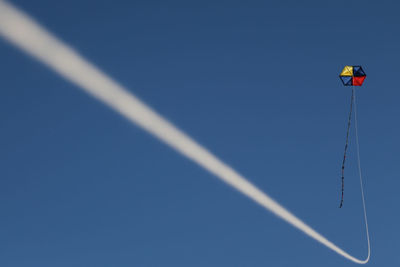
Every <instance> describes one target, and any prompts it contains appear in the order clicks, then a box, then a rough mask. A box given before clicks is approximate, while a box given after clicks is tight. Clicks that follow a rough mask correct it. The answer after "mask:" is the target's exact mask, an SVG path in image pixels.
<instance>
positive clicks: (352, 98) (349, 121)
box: [339, 86, 354, 208]
mask: <svg viewBox="0 0 400 267" xmlns="http://www.w3.org/2000/svg"><path fill="white" fill-rule="evenodd" d="M353 103H354V86H352V87H351V100H350V112H349V119H348V121H347V133H346V144H345V146H344V155H343V162H342V197H341V199H340V205H339V208H341V207H342V206H343V197H344V164H345V162H346V154H347V148H348V146H349V134H350V126H351V115H352V112H353Z"/></svg>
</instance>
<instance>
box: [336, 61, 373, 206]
mask: <svg viewBox="0 0 400 267" xmlns="http://www.w3.org/2000/svg"><path fill="white" fill-rule="evenodd" d="M339 77H340V79H341V80H342V82H343V85H344V86H351V101H350V112H349V119H348V121H347V133H346V143H345V146H344V156H343V162H342V197H341V199H340V206H339V208H341V207H342V206H343V195H344V163H345V161H346V154H347V147H348V144H349V133H350V125H351V116H352V112H353V103H354V86H361V85H362V84H363V82H364V80H365V78H366V77H367V75H366V74H365V72H364V70H363V69H362V67H361V66H345V67H344V68H343V71H342V73H340V75H339Z"/></svg>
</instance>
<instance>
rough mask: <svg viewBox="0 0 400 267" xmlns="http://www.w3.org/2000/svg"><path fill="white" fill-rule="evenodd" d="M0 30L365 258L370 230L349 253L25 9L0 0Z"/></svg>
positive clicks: (275, 207)
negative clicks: (362, 246)
mask: <svg viewBox="0 0 400 267" xmlns="http://www.w3.org/2000/svg"><path fill="white" fill-rule="evenodd" d="M0 35H1V36H2V37H3V38H4V39H6V40H8V41H9V42H10V43H12V44H13V45H15V46H17V47H18V48H20V49H21V50H22V51H24V52H25V53H27V54H29V55H31V56H32V57H34V58H36V59H37V60H39V61H40V62H42V63H44V64H45V65H47V66H48V67H49V68H50V69H51V70H53V71H55V72H56V73H58V74H59V75H60V76H62V77H64V78H65V79H66V80H68V81H70V82H71V83H73V84H75V85H77V86H78V87H80V88H81V89H82V90H84V91H85V92H87V93H88V94H90V95H92V96H93V97H95V98H96V99H98V100H99V101H101V102H103V103H104V104H106V105H107V106H109V107H110V108H111V109H113V110H115V111H117V112H118V113H120V114H121V115H122V116H124V117H125V118H126V119H128V120H130V121H131V122H133V123H135V124H137V125H138V126H140V127H141V128H143V129H144V130H146V131H147V132H148V133H150V134H152V135H153V136H155V137H156V138H158V139H159V140H160V141H162V142H164V143H166V144H167V145H169V146H170V147H171V148H172V149H174V150H176V151H177V152H179V153H181V154H182V155H183V156H185V157H187V158H189V159H191V160H192V161H194V162H195V163H197V164H198V165H200V166H201V167H203V168H204V169H206V170H208V171H209V172H210V173H212V174H214V175H215V176H216V177H218V178H219V179H221V180H223V181H224V182H225V183H227V184H229V185H230V186H232V187H233V188H235V189H236V190H238V191H239V192H241V193H243V194H244V195H246V196H247V197H249V198H250V199H252V200H253V201H255V202H256V203H258V204H259V205H261V206H263V207H264V208H265V209H267V210H269V211H270V212H272V213H274V214H275V215H276V216H278V217H279V218H281V219H282V220H284V221H286V222H287V223H289V224H290V225H292V226H294V227H295V228H297V229H299V230H300V231H301V232H303V233H304V234H306V235H308V236H309V237H311V238H313V239H315V240H316V241H318V242H320V243H321V244H323V245H324V246H326V247H328V248H330V249H331V250H333V251H335V252H336V253H338V254H340V255H342V256H343V257H345V258H347V259H349V260H351V261H353V262H355V263H360V264H364V263H367V262H368V261H369V259H370V255H371V249H370V243H369V236H368V235H367V239H368V255H367V258H366V259H364V260H361V259H357V258H355V257H354V256H352V255H350V254H348V253H347V252H346V251H344V250H343V249H341V248H339V247H338V246H336V245H335V244H333V243H332V242H331V241H329V240H328V239H327V238H325V237H324V236H323V235H321V234H320V233H318V232H317V231H315V230H314V229H313V228H311V227H310V226H308V225H307V224H306V223H305V222H303V221H302V220H300V219H299V218H298V217H296V216H295V215H294V214H292V213H291V212H290V211H288V210H287V209H286V208H284V207H283V206H282V205H280V204H279V203H278V202H277V201H275V200H273V199H272V198H271V197H270V196H268V195H267V194H266V193H264V192H262V191H261V190H260V189H258V188H257V187H256V186H255V185H253V184H252V183H250V182H249V181H248V180H247V179H246V178H244V177H243V176H242V175H240V174H239V173H238V172H236V171H235V170H234V169H232V168H231V167H230V166H228V165H227V164H225V163H224V162H222V161H221V160H220V159H218V158H217V157H216V156H215V155H213V154H212V153H211V152H210V151H208V150H207V149H206V148H204V147H203V146H201V145H200V144H198V143H197V142H196V141H195V140H193V139H192V138H191V137H189V136H188V135H187V134H185V133H184V132H183V131H181V130H180V129H178V128H177V127H176V126H174V125H173V124H172V123H171V122H169V121H168V120H166V119H165V118H163V117H162V116H161V115H160V114H158V113H157V112H155V111H154V110H153V109H152V108H150V107H149V106H147V105H146V104H144V103H143V102H142V101H141V100H140V99H138V98H137V97H136V96H135V95H133V94H132V93H130V92H128V90H127V89H125V88H124V87H123V86H121V85H120V84H118V83H117V82H116V81H114V80H113V79H111V78H110V77H109V76H108V75H107V74H105V73H104V72H102V71H101V70H100V69H98V68H97V67H96V66H94V65H93V64H91V63H90V62H88V61H87V60H86V59H85V58H83V57H82V56H80V55H79V54H78V53H77V52H76V51H75V50H74V49H72V48H71V47H69V46H68V45H66V44H65V43H63V42H62V41H61V40H59V39H57V38H56V37H55V36H54V35H52V34H51V33H50V32H48V31H47V30H46V29H45V28H43V27H42V26H40V25H39V24H38V23H37V22H35V21H34V20H33V19H32V18H30V17H29V16H28V15H27V14H25V13H23V12H22V11H21V10H19V9H18V8H16V7H14V6H13V5H11V4H10V3H8V2H6V1H3V0H0ZM364 212H365V209H364ZM365 219H366V217H365Z"/></svg>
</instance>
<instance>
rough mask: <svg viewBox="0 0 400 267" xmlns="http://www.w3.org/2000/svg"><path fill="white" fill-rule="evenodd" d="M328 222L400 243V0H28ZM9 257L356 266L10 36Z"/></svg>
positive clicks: (6, 141) (385, 252) (158, 103)
mask: <svg viewBox="0 0 400 267" xmlns="http://www.w3.org/2000/svg"><path fill="white" fill-rule="evenodd" d="M12 3H14V4H16V5H17V6H19V7H20V8H22V9H23V10H25V11H26V12H28V13H29V14H30V15H32V16H33V17H35V18H36V19H37V20H38V21H39V22H40V23H42V24H44V25H46V27H47V28H48V29H50V30H51V31H52V32H53V33H55V34H56V35H57V36H59V37H60V38H61V39H62V40H64V41H66V42H67V43H69V44H71V45H72V46H73V47H75V48H76V49H77V50H78V51H80V52H81V54H82V55H84V56H85V57H86V58H88V59H89V60H91V61H92V62H94V63H95V64H96V65H98V66H99V67H100V68H101V69H103V70H104V71H105V72H107V73H108V74H110V75H111V76H112V77H114V78H115V79H116V80H118V81H119V82H121V83H122V84H123V85H125V86H126V87H128V88H129V89H130V90H131V91H132V92H133V93H135V94H136V95H138V96H139V97H140V98H141V99H142V100H143V101H145V102H146V103H148V104H149V105H150V106H152V107H154V108H155V109H156V110H158V111H159V112H160V113H161V114H163V115H164V116H165V117H166V118H168V119H170V120H171V121H172V122H174V123H175V124H176V125H178V126H179V127H180V128H182V129H183V130H184V131H185V132H187V133H189V134H190V135H191V136H193V137H194V138H195V139H197V140H198V141H199V142H200V143H201V144H203V145H205V146H206V147H207V148H209V149H210V150H211V151H213V152H214V153H215V154H216V155H218V156H220V157H221V158H222V159H223V160H224V161H226V162H227V163H228V164H230V165H232V166H233V167H234V168H236V169H237V170H238V171H239V172H241V173H242V174H244V175H245V176H246V177H249V179H250V180H251V181H252V182H253V183H255V184H256V185H258V186H259V187H260V188H262V189H263V190H265V191H266V192H267V193H269V194H270V195H271V196H272V197H274V198H275V199H277V200H278V201H279V202H281V203H282V204H283V205H284V206H285V207H287V208H288V209H289V210H291V211H293V212H294V213H295V214H296V215H298V216H299V217H300V218H302V219H304V220H305V221H306V222H307V223H309V224H310V225H311V226H313V227H315V228H316V229H317V230H318V231H320V232H321V233H322V234H324V235H325V236H327V237H328V238H329V239H331V240H332V241H334V242H335V243H337V244H338V245H339V246H341V247H343V248H345V249H346V250H348V251H349V252H351V253H352V254H354V255H355V256H358V257H361V258H362V257H364V256H365V255H366V240H365V234H364V228H363V227H364V226H363V220H362V210H361V208H362V207H361V196H360V189H359V185H358V178H357V176H356V175H357V172H356V168H355V167H356V166H355V163H356V162H355V153H354V152H355V150H354V148H355V147H354V144H355V143H354V138H353V137H354V136H353V135H352V139H351V142H350V149H349V160H348V162H347V163H348V164H347V168H346V185H345V190H346V191H345V203H344V208H343V209H338V204H339V200H340V198H339V197H340V164H341V157H342V153H343V146H344V138H345V127H346V118H347V112H348V104H349V100H350V90H349V88H347V87H343V86H342V85H341V82H340V80H339V78H338V74H339V73H340V71H341V69H342V68H343V66H344V65H356V64H361V65H363V67H364V69H365V71H366V73H367V75H368V77H367V79H366V82H365V85H364V86H363V87H361V88H359V90H358V91H357V96H358V114H359V130H360V145H361V160H362V166H363V172H364V177H365V185H366V187H365V189H366V197H367V208H368V213H369V223H370V232H371V239H372V240H371V241H372V259H371V262H370V263H369V265H371V266H393V265H396V264H399V263H400V259H399V257H398V256H397V255H396V252H397V251H398V250H399V249H400V245H399V244H398V243H397V242H396V240H398V239H399V233H398V231H397V229H396V226H397V225H398V224H399V220H400V216H399V214H398V212H397V205H396V204H397V203H398V201H399V199H398V198H399V197H398V195H397V194H396V190H397V186H398V185H399V181H398V179H397V178H398V177H397V175H396V174H397V173H398V171H397V166H398V164H397V161H396V159H397V151H398V146H399V142H398V138H397V137H398V136H399V131H400V128H399V127H398V126H397V125H396V119H397V118H398V117H399V111H398V108H397V105H396V103H397V102H398V98H399V96H400V94H399V93H398V91H397V90H396V82H397V81H396V78H397V74H396V72H397V70H398V66H397V64H396V63H397V61H398V57H399V54H398V52H397V47H398V45H399V38H398V37H397V36H396V34H394V33H395V32H396V30H397V28H398V25H399V18H398V15H397V13H396V10H398V7H399V6H398V5H399V4H396V3H394V2H393V3H391V2H389V1H388V2H385V1H382V2H380V3H379V5H376V4H374V3H372V2H370V3H368V2H356V1H354V2H348V1H342V2H340V1H338V2H332V3H321V1H319V2H317V1H315V2H314V1H307V2H302V3H298V2H296V1H280V2H278V1H277V2H266V1H246V2H245V1H210V2H207V1H202V2H190V3H188V2H187V1H158V2H156V1H118V2H117V3H113V2H112V1H75V0H74V1H68V2H65V3H59V2H54V1H44V0H38V1H35V2H32V1H12ZM0 59H1V62H2V64H0V71H1V73H2V76H1V80H0V88H1V90H0V125H1V126H0V147H1V149H0V159H1V160H0V177H1V179H0V211H1V214H2V220H0V236H1V240H2V241H1V242H0V246H1V249H0V256H1V257H0V264H1V265H2V266H71V265H72V266H266V265H267V266H348V265H352V263H350V262H348V261H347V260H345V259H343V258H342V257H339V256H338V255H336V254H334V253H333V252H331V251H329V250H328V249H326V248H324V247H322V246H321V245H319V244H317V243H316V242H315V241H312V240H310V239H309V238H307V237H305V236H304V235H303V234H301V233H299V232H298V231H297V230H295V229H293V228H291V227H290V226H288V225H287V224H285V223H283V222H282V221H281V220H279V219H277V218H276V217H274V216H273V215H272V214H270V213H269V212H266V211H265V210H264V209H262V208H260V207H259V206H257V205H256V204H254V203H253V202H251V201H249V200H248V199H247V198H246V197H244V196H242V195H240V194H239V193H237V192H236V191H234V190H232V189H231V188H229V187H228V186H226V185H225V184H223V183H222V182H220V181H219V180H217V179H215V178H214V177H213V176H211V175H210V174H208V173H207V172H205V171H204V170H202V169H200V168H199V167H198V166H196V165H194V164H193V163H192V162H189V161H188V160H187V159H185V158H183V157H182V156H180V155H178V154H176V152H174V151H172V150H171V149H170V148H168V147H166V146H165V145H164V144H161V143H160V142H159V141H157V140H155V139H154V138H153V137H151V136H149V135H148V134H147V133H145V132H144V131H142V130H141V129H139V128H137V127H136V126H134V125H131V124H130V123H128V122H127V121H126V120H125V119H123V118H121V117H120V116H119V115H118V114H116V113H115V112H113V111H111V110H110V109H108V108H107V107H105V106H104V105H103V104H101V103H99V102H97V101H96V100H94V99H92V98H91V97H89V96H87V95H85V94H84V93H82V92H81V91H80V90H78V88H76V87H75V86H74V85H71V84H69V83H68V82H65V81H64V80H63V79H62V78H60V77H58V76H57V75H55V74H54V73H52V72H51V71H49V70H48V69H47V68H46V67H44V66H43V65H41V64H40V63H38V62H36V61H35V60H32V59H31V58H29V57H27V56H25V55H24V54H22V53H21V52H20V51H18V50H17V49H16V48H14V47H12V46H11V45H9V44H8V43H6V42H5V41H3V40H0Z"/></svg>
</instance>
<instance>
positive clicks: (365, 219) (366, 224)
mask: <svg viewBox="0 0 400 267" xmlns="http://www.w3.org/2000/svg"><path fill="white" fill-rule="evenodd" d="M352 95H353V97H352V98H353V101H352V102H354V128H355V134H356V149H357V167H358V174H359V177H360V188H361V199H362V204H363V211H364V222H365V232H366V234H367V245H368V256H367V259H366V261H367V262H368V261H369V258H370V256H371V244H370V238H369V230H368V219H367V208H366V204H365V196H364V183H363V179H362V173H361V160H360V144H359V141H358V123H357V101H356V93H355V89H354V87H353V88H352Z"/></svg>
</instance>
